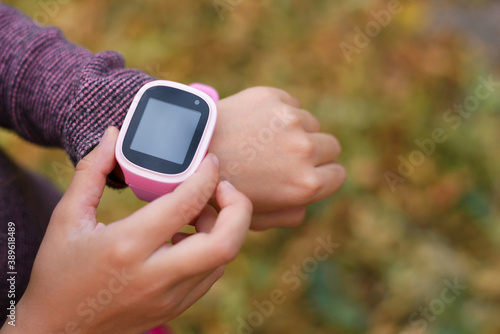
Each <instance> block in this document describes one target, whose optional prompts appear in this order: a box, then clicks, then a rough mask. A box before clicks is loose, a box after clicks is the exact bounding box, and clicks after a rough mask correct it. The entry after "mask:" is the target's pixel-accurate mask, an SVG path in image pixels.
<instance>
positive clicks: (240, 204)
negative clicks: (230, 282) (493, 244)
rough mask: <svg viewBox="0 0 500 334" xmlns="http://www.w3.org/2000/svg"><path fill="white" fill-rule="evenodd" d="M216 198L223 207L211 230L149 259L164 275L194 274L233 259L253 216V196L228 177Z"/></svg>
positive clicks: (149, 264)
mask: <svg viewBox="0 0 500 334" xmlns="http://www.w3.org/2000/svg"><path fill="white" fill-rule="evenodd" d="M216 199H217V202H218V204H219V205H220V207H221V211H220V212H219V216H218V218H217V220H216V222H215V225H214V227H213V228H212V230H211V231H210V233H208V234H207V233H197V234H194V235H192V236H190V237H189V238H187V239H185V240H183V241H182V242H180V243H179V244H177V245H175V246H173V247H171V248H170V249H167V250H165V249H161V250H159V251H157V252H155V254H153V255H152V256H151V257H150V258H149V259H148V261H147V263H148V266H149V267H150V268H151V270H153V271H155V270H156V271H157V273H158V274H159V275H160V276H161V275H165V274H166V273H169V272H172V271H174V272H177V273H179V276H180V277H190V276H194V275H197V274H199V273H202V272H205V271H209V270H212V269H214V268H217V267H219V266H221V265H224V264H226V263H228V262H230V261H232V260H233V259H234V258H235V257H236V255H237V254H238V252H239V250H240V248H241V245H242V244H243V241H244V240H245V236H246V233H247V231H248V228H249V225H250V220H251V216H252V204H251V202H250V200H249V199H248V198H247V197H246V196H245V195H243V194H242V193H240V192H239V191H237V190H236V189H234V188H233V187H232V185H230V183H228V182H227V181H224V182H221V183H219V185H218V186H217V190H216Z"/></svg>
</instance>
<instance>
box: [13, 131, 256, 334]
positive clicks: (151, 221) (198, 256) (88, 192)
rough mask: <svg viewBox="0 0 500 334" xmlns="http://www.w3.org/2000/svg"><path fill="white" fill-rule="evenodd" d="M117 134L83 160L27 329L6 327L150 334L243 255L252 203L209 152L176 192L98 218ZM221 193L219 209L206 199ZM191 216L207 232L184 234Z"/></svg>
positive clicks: (47, 249)
mask: <svg viewBox="0 0 500 334" xmlns="http://www.w3.org/2000/svg"><path fill="white" fill-rule="evenodd" d="M117 134H118V130H117V129H116V128H110V129H108V131H107V133H106V135H105V136H104V138H103V140H102V142H101V144H100V145H99V146H98V147H97V148H96V149H94V151H92V152H91V153H90V154H89V155H88V156H87V157H85V158H84V159H83V160H82V161H80V163H79V164H78V166H77V171H76V173H75V176H74V178H73V180H72V182H71V185H70V186H69V188H68V190H67V191H66V193H65V195H64V197H63V198H62V200H61V201H60V203H59V204H58V206H57V207H56V209H55V210H54V213H53V216H52V219H51V221H50V224H49V227H48V229H47V233H46V235H45V238H44V240H43V243H42V245H41V248H40V250H39V253H38V255H37V257H36V260H35V264H34V267H33V272H32V275H31V279H30V283H29V286H28V289H27V291H26V293H25V294H24V296H23V297H22V299H21V300H20V302H19V303H18V307H17V319H16V320H17V324H18V325H19V326H16V327H11V326H7V327H10V329H9V328H7V329H6V330H7V331H8V332H5V333H76V332H78V333H94V334H98V333H133V334H136V333H141V332H144V331H146V330H148V329H151V328H153V327H156V326H158V325H160V324H162V323H165V322H166V321H168V320H170V319H172V318H174V317H176V316H178V315H179V314H181V313H182V312H183V311H184V310H186V309H187V308H188V307H189V306H190V305H192V304H193V303H194V302H195V301H197V300H198V299H199V298H201V297H202V296H203V295H204V294H205V293H206V292H207V291H208V290H209V289H210V287H211V286H212V285H213V284H214V283H215V282H216V281H217V280H218V279H219V278H220V277H221V275H222V273H223V270H224V264H226V263H228V262H230V261H231V260H232V259H233V258H234V257H235V256H236V254H237V253H238V251H239V249H240V247H241V245H242V243H243V240H244V238H245V235H246V232H247V230H248V227H249V224H250V219H251V214H252V205H251V202H250V201H249V200H248V199H247V198H246V197H245V196H244V195H243V194H241V193H240V192H238V191H236V190H234V189H233V188H232V187H231V186H230V185H228V184H227V183H225V182H222V183H219V170H218V167H217V163H216V160H215V159H214V158H215V157H214V156H213V155H211V154H210V155H208V156H207V158H205V160H204V161H203V163H202V165H201V166H200V168H199V170H198V172H197V173H195V174H194V175H193V176H192V177H191V178H190V179H188V180H187V181H186V182H184V183H183V184H182V185H180V186H179V187H178V188H177V189H176V190H175V191H174V192H173V193H171V194H168V195H165V196H163V197H160V198H158V199H157V200H155V201H154V202H152V203H149V204H148V205H146V206H145V207H143V208H141V209H140V210H138V211H137V212H135V213H133V214H132V215H131V216H129V217H127V218H125V219H122V220H120V221H117V222H115V223H113V224H110V225H109V226H105V225H103V224H102V223H98V222H97V221H96V210H97V205H98V204H99V200H100V198H101V196H102V192H103V190H104V186H105V182H106V176H107V175H108V173H110V172H111V170H113V168H114V167H115V164H116V162H115V159H114V148H115V143H116V138H117ZM214 192H215V198H216V201H217V203H218V205H219V206H220V207H221V211H220V213H219V214H217V213H216V211H215V210H214V209H213V208H211V207H208V206H207V201H208V200H209V199H210V197H211V196H212V194H213V193H214ZM200 213H201V214H200ZM190 223H191V224H193V225H195V226H196V227H197V230H198V231H199V233H196V234H194V235H192V236H189V237H187V238H186V236H183V235H180V234H178V233H177V232H178V231H179V229H180V228H181V227H183V226H184V225H187V224H190ZM174 235H175V238H174V239H176V240H175V244H174V245H172V244H171V243H169V239H170V238H171V237H172V236H174ZM4 329H5V328H4ZM78 330H81V332H80V331H78Z"/></svg>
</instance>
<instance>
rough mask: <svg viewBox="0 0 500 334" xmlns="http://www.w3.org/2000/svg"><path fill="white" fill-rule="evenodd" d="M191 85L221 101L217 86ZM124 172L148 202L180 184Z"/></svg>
mask: <svg viewBox="0 0 500 334" xmlns="http://www.w3.org/2000/svg"><path fill="white" fill-rule="evenodd" d="M189 86H191V87H193V88H195V89H198V90H200V91H202V92H204V93H205V94H207V95H208V96H210V98H212V100H214V102H217V101H219V94H218V93H217V90H216V89H215V88H213V87H211V86H208V85H205V84H202V83H192V84H190V85H189ZM205 154H206V152H205ZM124 173H125V180H126V182H127V184H128V186H129V187H130V189H132V191H133V192H134V194H135V195H136V196H137V198H139V199H141V200H143V201H146V202H151V201H153V200H155V199H157V198H158V197H160V196H162V195H164V194H167V193H169V192H172V191H174V189H175V188H176V187H177V186H178V185H179V184H180V183H179V184H162V185H160V184H158V183H151V182H150V180H148V179H146V178H144V177H142V176H139V175H135V174H132V173H130V172H129V171H127V170H124ZM134 184H142V185H144V184H148V185H149V186H150V187H149V188H148V189H144V187H138V186H135V185H134Z"/></svg>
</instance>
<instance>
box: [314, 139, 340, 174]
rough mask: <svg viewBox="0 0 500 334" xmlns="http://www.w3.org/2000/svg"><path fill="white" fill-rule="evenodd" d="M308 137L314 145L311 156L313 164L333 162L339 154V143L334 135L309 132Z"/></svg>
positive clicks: (319, 164)
mask: <svg viewBox="0 0 500 334" xmlns="http://www.w3.org/2000/svg"><path fill="white" fill-rule="evenodd" d="M309 138H310V139H311V141H312V143H313V147H314V151H313V157H312V158H313V163H314V165H315V166H321V165H324V164H327V163H330V162H334V161H335V160H336V159H337V158H338V156H339V155H340V152H341V147H340V143H339V141H338V140H337V138H335V137H334V136H332V135H330V134H326V133H311V134H310V135H309Z"/></svg>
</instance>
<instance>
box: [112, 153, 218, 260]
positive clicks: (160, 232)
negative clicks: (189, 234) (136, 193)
mask: <svg viewBox="0 0 500 334" xmlns="http://www.w3.org/2000/svg"><path fill="white" fill-rule="evenodd" d="M218 181H219V168H218V160H217V158H216V157H215V155H213V154H211V153H210V154H208V155H207V157H206V158H205V159H204V160H203V162H202V163H201V165H200V167H199V168H198V170H197V171H196V173H194V174H193V175H192V176H191V177H189V178H188V179H187V180H186V181H185V182H183V183H182V184H181V185H180V186H178V187H177V188H176V189H175V190H174V192H172V193H170V194H167V195H164V196H162V197H160V198H158V199H156V200H155V201H153V202H151V203H149V204H148V205H146V206H144V207H142V208H141V209H139V210H138V211H136V212H135V213H133V214H132V215H130V216H129V217H127V218H125V219H124V220H123V221H121V222H120V223H119V224H121V225H120V226H119V229H120V231H121V233H124V234H126V235H129V236H130V235H133V236H134V240H135V241H136V242H137V244H138V245H141V247H142V248H143V249H144V247H145V246H144V245H147V246H146V247H147V248H148V249H149V250H150V251H154V250H156V249H157V248H158V247H159V246H160V245H162V244H164V243H165V242H167V241H168V240H169V239H170V238H171V237H172V236H173V235H174V233H176V232H177V231H179V230H180V229H181V228H182V227H183V226H185V225H187V224H189V223H190V222H191V221H192V220H193V219H195V218H196V217H197V216H198V215H199V214H200V212H201V211H202V210H203V208H204V207H205V206H206V204H207V202H208V200H209V199H210V197H211V196H212V194H213V192H214V190H215V188H216V186H217V183H218Z"/></svg>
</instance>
